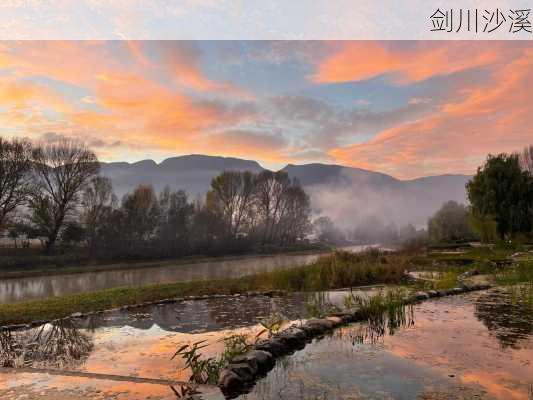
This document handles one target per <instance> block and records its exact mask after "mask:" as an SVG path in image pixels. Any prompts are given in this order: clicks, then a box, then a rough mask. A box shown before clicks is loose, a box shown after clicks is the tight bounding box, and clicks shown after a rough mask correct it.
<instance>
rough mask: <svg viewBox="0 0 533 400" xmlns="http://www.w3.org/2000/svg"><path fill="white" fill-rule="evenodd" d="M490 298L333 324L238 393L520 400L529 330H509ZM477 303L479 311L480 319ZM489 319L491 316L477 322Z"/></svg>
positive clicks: (526, 376) (529, 352) (528, 375)
mask: <svg viewBox="0 0 533 400" xmlns="http://www.w3.org/2000/svg"><path fill="white" fill-rule="evenodd" d="M491 296H492V295H488V294H483V293H481V294H475V293H472V294H469V295H467V296H455V297H450V298H442V299H438V300H432V301H427V302H424V303H421V304H418V305H415V306H414V308H413V309H411V310H410V309H406V310H405V318H399V319H398V318H393V323H392V324H390V322H389V321H390V320H391V319H390V317H389V316H387V320H386V321H384V322H383V321H382V320H379V319H378V320H377V321H378V324H377V325H376V326H372V322H370V323H365V324H359V323H358V324H352V325H350V326H347V327H343V328H340V329H338V330H336V331H335V332H334V333H333V334H332V335H330V336H327V337H325V338H323V339H321V340H315V341H314V342H313V343H311V344H310V345H308V346H307V347H306V348H305V349H303V350H301V351H299V352H297V353H295V354H294V355H293V356H290V357H288V358H287V359H286V361H285V362H283V363H278V364H277V365H276V367H275V368H274V370H273V371H272V372H271V373H270V374H269V375H268V376H267V377H266V378H264V379H263V380H260V381H259V382H258V383H257V384H256V386H255V387H254V388H253V389H252V391H251V392H250V393H248V394H246V395H242V396H241V397H240V398H242V399H248V400H258V399H261V400H273V399H308V398H310V399H332V400H334V399H347V398H354V399H355V398H358V399H359V398H362V399H367V398H369V399H391V398H395V399H396V398H398V399H399V398H402V399H414V398H419V399H474V398H492V399H502V400H507V399H520V400H528V396H529V394H528V393H529V391H530V390H531V384H532V383H533V378H532V377H533V364H532V363H531V360H532V359H533V338H532V333H531V331H529V333H527V330H526V329H523V325H522V323H519V324H518V326H519V327H520V328H519V329H518V330H517V328H516V326H517V323H516V321H513V319H512V317H511V318H501V316H500V315H499V314H500V313H501V312H507V311H505V309H503V308H499V307H494V303H495V302H497V301H496V300H495V298H494V297H491ZM500 300H501V301H503V302H506V300H505V299H504V298H500ZM485 303H488V304H485ZM507 305H508V304H507ZM480 309H482V310H485V311H486V314H485V315H483V322H481V321H480V320H478V317H479V310H480ZM517 315H518V314H517ZM527 318H530V316H528V317H527ZM412 319H414V320H416V324H414V322H413V321H412ZM494 319H497V320H498V322H496V323H492V324H486V323H485V322H486V320H494ZM520 321H522V320H520ZM389 324H390V325H389ZM389 327H391V328H392V329H389ZM490 329H496V330H502V329H503V330H506V329H507V333H506V335H505V337H507V336H509V335H511V336H513V337H514V338H515V340H516V338H520V339H519V340H517V341H515V342H514V343H515V345H514V346H513V347H502V346H501V344H500V339H501V337H500V336H501V335H500V336H498V335H495V334H494V332H491V331H490ZM506 340H507V339H506Z"/></svg>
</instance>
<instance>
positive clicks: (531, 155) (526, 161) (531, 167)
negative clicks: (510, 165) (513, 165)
mask: <svg viewBox="0 0 533 400" xmlns="http://www.w3.org/2000/svg"><path fill="white" fill-rule="evenodd" d="M520 165H521V167H522V169H523V170H524V171H528V172H529V173H530V174H533V144H532V145H529V146H527V147H525V148H524V150H523V151H522V154H520Z"/></svg>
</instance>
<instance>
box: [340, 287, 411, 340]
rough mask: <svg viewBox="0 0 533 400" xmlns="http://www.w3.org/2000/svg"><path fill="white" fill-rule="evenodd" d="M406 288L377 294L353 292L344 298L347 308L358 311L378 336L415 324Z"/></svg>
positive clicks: (372, 331)
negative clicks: (364, 294) (368, 294)
mask: <svg viewBox="0 0 533 400" xmlns="http://www.w3.org/2000/svg"><path fill="white" fill-rule="evenodd" d="M406 299H407V292H406V290H405V289H402V288H399V289H393V290H388V291H380V292H378V293H377V294H375V295H371V296H361V295H356V294H354V293H353V292H352V293H350V294H349V295H348V296H346V297H345V299H344V305H345V307H346V308H347V309H349V310H352V311H357V312H358V313H359V314H360V315H361V317H362V318H363V319H365V320H366V321H367V323H368V327H369V329H370V331H371V333H372V334H373V335H374V334H376V335H377V336H378V337H379V336H383V335H384V334H385V333H386V332H387V331H388V333H389V334H393V333H394V332H395V331H396V329H398V328H399V327H404V326H412V325H413V324H414V313H413V307H412V305H410V304H409V305H408V304H407V301H406Z"/></svg>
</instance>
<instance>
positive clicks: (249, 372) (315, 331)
mask: <svg viewBox="0 0 533 400" xmlns="http://www.w3.org/2000/svg"><path fill="white" fill-rule="evenodd" d="M490 287H491V286H490V285H485V284H471V285H466V284H465V285H463V286H461V287H456V288H453V289H447V290H429V291H427V292H423V291H419V292H415V293H413V294H411V295H409V297H408V298H407V299H406V301H405V303H406V304H413V303H418V302H421V301H423V300H426V299H429V298H434V297H443V296H450V295H455V294H461V293H465V292H470V291H474V290H485V289H489V288H490ZM363 319H364V315H363V313H361V312H359V311H355V312H351V313H337V314H334V315H331V316H329V317H326V318H323V319H310V320H308V321H306V322H305V323H304V324H302V325H301V326H293V327H291V328H289V329H287V330H284V331H283V332H280V333H279V334H276V335H273V336H272V337H271V338H269V339H264V340H262V341H260V342H258V343H257V344H255V345H254V346H253V348H252V349H251V350H250V351H248V352H247V353H245V354H244V355H240V356H237V357H235V358H233V359H232V360H231V362H230V363H229V365H228V366H227V367H226V368H224V369H223V370H222V371H221V373H220V375H219V381H218V386H219V387H220V389H221V390H222V392H223V393H224V394H225V395H226V396H227V397H229V398H231V397H234V396H236V395H237V394H239V393H242V392H245V391H246V390H248V389H249V388H250V387H251V386H253V384H254V382H255V381H256V380H257V379H258V378H260V377H262V376H264V375H265V374H266V373H268V371H270V370H271V369H272V368H273V367H274V365H275V360H276V359H277V358H279V357H282V356H285V355H288V354H291V353H293V352H294V351H296V350H301V349H303V348H304V347H305V346H306V344H307V343H309V342H311V340H312V339H314V338H316V337H319V336H321V335H323V334H324V333H326V332H329V331H331V330H332V329H334V328H336V327H338V326H340V325H344V324H348V323H351V322H358V321H362V320H363Z"/></svg>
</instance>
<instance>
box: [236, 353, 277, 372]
mask: <svg viewBox="0 0 533 400" xmlns="http://www.w3.org/2000/svg"><path fill="white" fill-rule="evenodd" d="M231 362H232V363H235V364H239V363H243V362H244V363H248V364H249V365H250V366H251V367H252V369H255V373H264V372H266V371H268V370H270V369H271V368H272V367H273V366H274V357H273V356H272V354H271V353H269V352H268V351H263V350H250V351H248V352H247V353H245V354H243V355H240V356H237V357H235V358H233V360H231Z"/></svg>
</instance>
